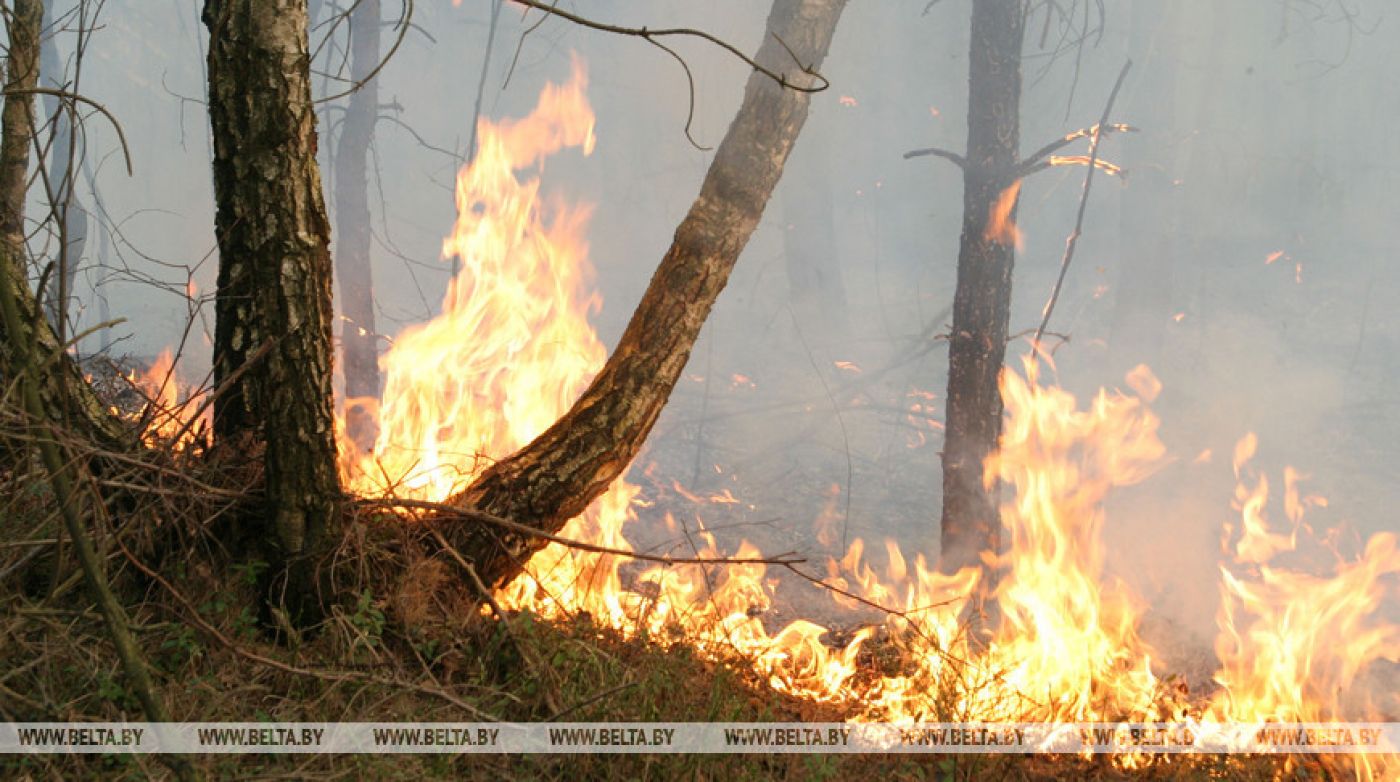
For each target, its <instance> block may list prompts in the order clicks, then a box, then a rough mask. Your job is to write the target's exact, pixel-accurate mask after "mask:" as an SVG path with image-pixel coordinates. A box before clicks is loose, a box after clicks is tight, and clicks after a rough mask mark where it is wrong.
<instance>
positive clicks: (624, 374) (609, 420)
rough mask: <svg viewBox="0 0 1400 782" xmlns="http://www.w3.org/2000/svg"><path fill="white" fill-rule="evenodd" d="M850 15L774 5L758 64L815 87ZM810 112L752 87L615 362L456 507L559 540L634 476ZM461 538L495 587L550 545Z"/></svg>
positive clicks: (521, 539)
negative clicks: (572, 522) (812, 80)
mask: <svg viewBox="0 0 1400 782" xmlns="http://www.w3.org/2000/svg"><path fill="white" fill-rule="evenodd" d="M845 5H846V2H845V0H775V2H774V3H773V9H772V11H771V13H770V15H769V18H768V32H767V34H766V35H765V37H764V42H763V45H762V47H761V48H760V49H759V52H758V55H757V60H758V62H759V63H761V64H763V65H765V66H767V67H769V68H771V69H773V70H776V71H780V72H783V73H786V74H788V76H789V78H790V79H792V80H793V81H794V82H795V83H799V84H801V83H806V82H807V81H808V80H809V77H807V76H804V75H803V74H801V73H800V71H799V68H800V67H810V68H813V69H815V68H816V67H818V66H819V65H820V64H821V61H822V59H823V58H824V57H825V56H826V51H827V48H828V47H829V46H830V43H831V36H832V33H833V31H834V30H835V29H836V22H837V20H838V19H839V18H840V15H841V11H842V9H843V8H844V7H845ZM785 47H787V48H785ZM788 48H790V49H791V51H792V52H794V53H795V54H796V56H797V57H798V58H799V59H800V61H801V63H800V65H799V64H798V63H794V62H793V60H792V56H791V55H789V54H788V50H787V49H788ZM809 102H810V96H809V95H808V94H806V93H802V92H797V91H793V90H789V89H784V88H782V87H781V86H779V85H778V84H776V83H774V82H773V81H772V80H770V79H769V78H767V77H766V76H763V75H761V74H758V73H754V74H752V75H751V76H750V77H749V81H748V86H747V87H746V89H745V91H744V100H743V104H742V105H741V106H740V108H739V112H738V114H737V115H736V116H735V118H734V121H733V123H732V124H731V125H730V126H729V131H728V133H726V134H725V137H724V140H723V141H722V142H721V143H720V146H719V149H718V150H717V151H716V153H715V158H714V162H713V163H712V164H711V165H710V170H709V173H708V174H707V175H706V177H705V182H704V184H703V186H702V187H701V190H700V195H699V197H698V198H697V199H696V201H695V203H694V205H693V206H691V209H690V213H689V214H688V215H686V218H685V220H684V221H683V222H682V223H681V224H680V227H679V228H677V229H676V234H675V239H674V241H673V243H672V245H671V249H670V250H669V251H668V252H667V253H666V256H665V258H664V259H663V260H662V262H661V265H660V267H659V268H658V269H657V270H656V274H655V275H654V276H653V277H652V280H651V284H650V286H649V287H648V288H647V291H646V294H645V295H644V296H643V297H642V301H641V304H640V305H638V307H637V310H636V312H635V313H634V314H633V316H632V320H631V322H630V323H629V324H628V326H627V330H626V331H625V332H624V333H623V335H622V339H621V340H620V342H619V343H618V346H617V349H616V350H615V351H614V352H613V355H612V357H611V358H609V360H608V362H607V364H606V365H604V367H603V369H602V371H601V372H599V374H598V376H597V377H596V378H594V380H593V382H592V384H591V385H590V386H589V387H588V389H587V390H586V391H584V393H583V396H582V397H581V398H580V399H579V401H578V402H577V403H576V404H575V405H574V406H573V408H572V409H571V410H570V411H569V412H568V413H567V414H566V415H565V416H564V417H563V418H562V419H560V420H559V421H558V422H557V423H555V424H554V425H553V426H551V427H550V428H549V429H548V430H547V431H545V433H544V434H542V435H540V436H539V437H538V438H537V439H535V441H534V442H532V443H530V444H529V445H527V446H525V447H524V448H523V449H521V450H520V451H519V452H518V453H516V454H515V455H513V456H510V457H508V458H506V459H503V460H502V461H500V462H497V463H496V464H495V465H493V466H492V467H491V468H490V469H488V470H487V471H486V472H485V473H483V474H482V475H481V477H479V478H478V479H477V480H476V482H475V483H473V484H472V485H471V486H470V487H469V488H468V489H467V490H466V491H465V492H463V493H462V494H461V495H459V496H458V497H456V498H454V499H453V500H452V502H453V503H454V504H457V505H463V506H469V507H473V508H475V509H477V510H481V511H485V512H488V513H491V514H494V515H496V516H501V517H505V518H508V519H511V520H513V521H516V522H519V523H522V524H528V525H531V526H534V527H537V528H539V529H542V530H545V531H548V532H555V531H558V530H559V529H560V528H561V527H563V525H564V524H565V523H566V522H567V521H568V520H569V519H571V518H573V517H574V516H577V515H578V514H580V513H582V512H583V511H584V509H585V508H587V507H588V504H589V503H590V502H592V501H593V500H594V498H596V497H597V496H599V495H600V494H602V493H603V492H604V491H606V489H607V487H608V486H609V485H610V484H611V483H612V482H613V481H614V480H615V479H616V478H617V477H618V476H619V475H621V474H622V472H623V471H624V470H626V469H627V466H628V464H630V463H631V461H632V459H633V457H635V456H636V455H637V452H638V451H639V450H641V447H642V444H643V442H644V441H645V440H646V437H647V434H648V433H649V432H650V431H651V427H652V425H653V424H654V423H655V422H656V418H657V416H658V415H660V413H661V409H662V407H663V406H665V404H666V400H667V398H668V397H669V396H670V394H671V390H672V388H674V386H675V384H676V380H677V379H678V378H679V376H680V373H681V370H682V369H684V367H685V364H686V361H687V360H688V359H689V358H690V350H691V348H692V347H693V346H694V344H695V339H696V337H697V336H698V335H699V333H700V327H701V326H702V325H704V323H705V319H706V317H707V316H708V315H709V313H710V309H711V308H712V307H713V305H714V302H715V299H716V297H718V296H719V293H720V291H721V290H723V288H724V285H725V283H726V281H727V280H728V279H729V273H730V271H731V270H732V269H733V268H734V264H735V262H736V261H737V260H738V257H739V254H740V252H741V251H742V250H743V249H744V245H745V244H746V243H747V242H748V240H749V237H750V235H751V234H752V233H753V230H754V228H755V227H757V225H758V221H759V218H760V217H761V216H762V214H763V208H764V206H765V204H766V203H767V201H768V198H769V196H770V195H771V194H772V192H773V188H774V186H776V185H777V183H778V179H779V177H780V176H781V174H782V170H783V164H784V163H785V162H786V160H787V156H788V153H789V152H791V150H792V146H793V143H794V142H795V141H796V140H797V135H798V133H799V132H800V131H801V129H802V125H803V123H804V122H805V121H806V118H807V106H808V103H809ZM452 534H453V536H454V538H455V541H454V542H455V543H456V544H457V545H458V548H459V550H461V551H462V552H463V553H464V554H465V555H466V556H468V557H470V558H471V559H473V560H475V563H476V568H477V572H478V573H479V575H480V576H481V578H482V579H483V580H484V581H485V582H486V583H487V584H489V585H493V586H494V585H499V584H501V583H504V582H505V581H506V580H508V579H510V578H512V577H513V576H515V575H516V574H518V573H519V572H520V568H521V564H522V563H523V562H524V561H525V560H526V559H528V557H529V555H530V554H531V553H533V552H534V551H535V550H537V549H538V548H540V547H541V544H542V543H543V541H541V540H539V539H538V538H533V537H529V536H522V535H515V534H510V533H503V532H501V531H500V530H498V529H496V528H494V527H489V526H486V525H481V524H462V525H460V526H458V527H457V528H456V529H454V530H453V533H452Z"/></svg>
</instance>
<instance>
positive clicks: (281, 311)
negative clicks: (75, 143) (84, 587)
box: [204, 0, 340, 606]
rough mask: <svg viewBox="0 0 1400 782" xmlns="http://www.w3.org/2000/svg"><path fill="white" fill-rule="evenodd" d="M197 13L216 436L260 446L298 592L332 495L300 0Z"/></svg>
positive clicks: (320, 212)
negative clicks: (212, 235)
mask: <svg viewBox="0 0 1400 782" xmlns="http://www.w3.org/2000/svg"><path fill="white" fill-rule="evenodd" d="M204 23H205V25H206V26H207V27H208V28H209V119H210V126H211V128H212V131H213V137H214V197H215V200H216V202H217V206H218V210H217V214H216V216H215V227H216V229H217V234H218V240H219V277H218V285H219V288H218V292H217V294H216V298H215V316H216V322H215V327H214V379H215V382H216V384H218V385H221V386H222V385H223V384H225V383H228V384H229V387H228V388H227V390H226V391H225V392H224V393H223V394H222V395H221V396H219V397H218V398H217V399H216V400H215V404H214V434H215V436H216V437H217V438H218V439H219V441H220V442H221V443H222V444H223V445H225V446H233V447H249V448H255V447H257V446H259V445H261V446H263V447H265V449H266V450H265V451H264V467H265V483H266V500H267V515H266V518H265V522H266V523H267V524H268V534H269V537H271V538H272V539H273V540H274V541H275V543H276V544H277V546H278V548H279V552H278V553H279V554H280V555H281V556H282V557H283V558H285V561H284V564H286V565H287V566H288V574H289V576H290V577H291V578H292V584H291V588H292V589H297V588H298V587H305V586H307V585H306V584H305V583H304V582H302V583H300V584H299V583H298V582H299V580H300V579H301V578H303V577H304V576H305V575H307V574H308V573H309V572H310V571H309V566H310V564H311V563H310V561H309V560H310V558H311V557H312V556H314V555H316V554H318V553H320V549H321V547H322V545H323V544H324V543H326V542H328V541H332V540H334V535H333V534H332V533H333V530H334V528H333V522H334V520H335V517H336V506H337V503H338V500H339V497H340V484H339V476H338V475H337V473H336V465H335V456H336V450H335V426H334V417H333V410H332V402H331V276H332V273H331V257H330V250H329V244H330V226H329V224H328V223H327V220H326V213H325V204H324V203H323V201H322V197H321V177H320V172H319V170H318V168H317V166H316V115H315V112H314V111H313V106H312V103H311V82H310V60H309V56H308V54H307V29H306V28H307V15H306V0H206V2H205V5H204ZM265 346H266V347H267V349H266V351H265V352H264V350H263V348H264V347H265ZM287 597H288V599H289V600H292V599H294V600H297V601H302V600H307V599H309V598H311V597H312V596H310V595H308V594H306V593H304V592H303V593H300V594H289V595H288V596H287ZM303 605H305V606H309V605H310V604H309V603H305V604H303Z"/></svg>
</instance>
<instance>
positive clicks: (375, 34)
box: [334, 0, 379, 451]
mask: <svg viewBox="0 0 1400 782" xmlns="http://www.w3.org/2000/svg"><path fill="white" fill-rule="evenodd" d="M377 65H379V0H359V2H358V3H357V4H356V5H355V8H354V11H353V12H352V13H351V14H350V79H351V81H352V82H354V84H356V85H359V89H357V90H355V92H353V93H351V95H350V105H349V106H348V107H347V108H346V111H345V122H344V124H342V125H341V131H340V141H339V143H338V144H337V145H336V148H335V157H334V160H335V228H336V245H335V265H336V274H337V276H338V277H339V280H340V312H341V316H342V317H343V318H344V320H343V321H342V322H341V326H340V344H341V356H342V357H343V359H344V363H343V367H342V369H343V371H344V374H345V400H346V405H345V433H346V434H347V435H348V436H349V438H350V441H351V442H352V443H354V444H355V446H356V447H358V448H360V449H361V450H364V451H368V450H370V449H372V448H373V447H374V440H375V437H376V436H377V434H378V432H377V428H376V427H375V418H374V416H373V415H372V414H371V411H370V410H368V409H367V408H366V407H365V406H364V405H363V404H356V403H355V400H358V399H378V398H379V353H378V350H377V349H376V342H377V339H378V334H377V333H376V331H375V323H374V271H373V268H372V267H371V265H370V213H369V178H368V176H367V175H366V158H367V157H368V155H369V147H370V143H371V142H372V141H373V140H374V125H375V120H376V118H377V117H378V116H379V86H378V79H374V78H370V75H371V74H372V73H373V72H374V68H375V67H376V66H377Z"/></svg>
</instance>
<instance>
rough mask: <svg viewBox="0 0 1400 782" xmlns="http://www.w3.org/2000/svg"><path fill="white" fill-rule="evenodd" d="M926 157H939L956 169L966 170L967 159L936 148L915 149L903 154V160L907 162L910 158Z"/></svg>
mask: <svg viewBox="0 0 1400 782" xmlns="http://www.w3.org/2000/svg"><path fill="white" fill-rule="evenodd" d="M928 155H932V156H934V157H941V158H943V159H944V160H951V161H952V162H953V165H955V166H957V167H958V168H967V159H966V158H964V157H963V156H962V155H959V154H958V153H956V152H949V151H948V150H946V149H939V148H937V147H929V148H928V149H916V150H914V151H912V152H905V153H904V159H905V160H909V159H910V158H916V157H926V156H928Z"/></svg>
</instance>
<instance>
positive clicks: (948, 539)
mask: <svg viewBox="0 0 1400 782" xmlns="http://www.w3.org/2000/svg"><path fill="white" fill-rule="evenodd" d="M1024 33H1025V7H1024V3H1023V2H1022V0H974V2H973V4H972V46H971V52H970V56H969V78H968V111H967V155H966V157H965V159H964V161H963V225H962V239H961V243H960V248H959V250H958V278H957V290H956V292H955V293H954V298H953V330H952V336H951V339H950V342H949V351H948V401H947V417H946V427H947V429H946V435H945V440H944V446H943V518H942V540H941V542H942V548H941V556H940V558H941V561H942V567H943V569H944V570H945V571H948V572H952V571H955V570H957V569H959V568H961V567H965V566H969V565H972V566H976V565H978V564H979V562H980V554H981V552H983V551H992V552H995V551H997V550H998V548H999V545H1000V538H1001V515H1000V512H999V510H998V501H999V500H998V494H999V492H998V490H997V486H996V484H995V482H988V481H987V480H986V476H985V474H984V463H985V461H986V458H987V457H988V456H989V455H991V454H992V453H993V452H994V451H995V450H996V448H997V440H998V438H999V437H1000V436H1001V417H1002V402H1001V389H1000V388H999V387H998V385H997V381H998V376H999V375H1000V373H1001V369H1002V365H1003V362H1004V361H1005V358H1006V332H1007V325H1008V322H1009V319H1010V313H1011V270H1012V266H1013V265H1014V264H1015V260H1016V247H1015V240H1014V228H1011V227H1010V226H1012V225H1014V222H1013V221H1014V218H1015V206H1014V204H1015V198H1016V191H1015V190H1014V188H1015V187H1016V186H1017V184H1018V181H1017V179H1016V169H1017V166H1018V164H1019V161H1020V152H1019V149H1020V103H1021V45H1022V40H1023V38H1024ZM1004 194H1005V199H1006V200H1003V195H1004ZM999 201H1000V202H1001V205H1002V206H1004V207H1007V208H1006V210H1005V211H1004V213H1003V214H1002V215H1001V217H1002V218H1004V224H1003V225H1002V226H998V225H997V224H996V221H994V217H995V216H996V215H995V211H996V207H997V206H998V202H999Z"/></svg>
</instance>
